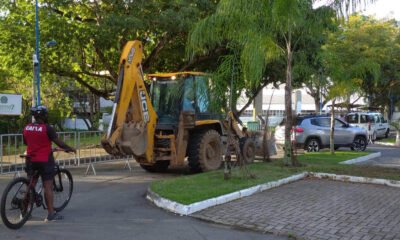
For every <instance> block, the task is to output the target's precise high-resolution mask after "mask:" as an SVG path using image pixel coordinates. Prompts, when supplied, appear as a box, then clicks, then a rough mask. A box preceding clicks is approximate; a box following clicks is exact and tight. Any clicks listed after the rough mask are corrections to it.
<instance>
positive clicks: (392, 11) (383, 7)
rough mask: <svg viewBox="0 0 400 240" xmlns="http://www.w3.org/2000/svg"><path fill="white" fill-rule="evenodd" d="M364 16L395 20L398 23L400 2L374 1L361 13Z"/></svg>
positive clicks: (395, 0)
mask: <svg viewBox="0 0 400 240" xmlns="http://www.w3.org/2000/svg"><path fill="white" fill-rule="evenodd" d="M361 13H362V14H364V15H375V16H376V17H377V18H379V19H381V18H395V19H396V20H397V21H400V0H376V2H375V3H374V4H370V5H368V6H367V7H366V8H365V11H362V12H361Z"/></svg>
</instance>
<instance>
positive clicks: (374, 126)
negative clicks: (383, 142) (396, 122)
mask: <svg viewBox="0 0 400 240" xmlns="http://www.w3.org/2000/svg"><path fill="white" fill-rule="evenodd" d="M345 119H346V122H348V123H349V124H350V125H352V126H355V127H361V128H364V129H365V130H367V131H368V133H369V135H371V138H372V140H373V141H375V140H376V138H387V137H389V132H390V126H389V124H388V122H387V120H385V119H384V118H383V116H382V114H381V113H376V112H353V113H348V114H346V116H345Z"/></svg>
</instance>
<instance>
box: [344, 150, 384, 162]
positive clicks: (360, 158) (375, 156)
mask: <svg viewBox="0 0 400 240" xmlns="http://www.w3.org/2000/svg"><path fill="white" fill-rule="evenodd" d="M380 156H382V154H381V152H376V153H371V154H368V155H366V156H362V157H358V158H354V159H350V160H347V161H343V162H340V164H354V163H360V162H365V161H368V160H370V159H373V158H377V157H380Z"/></svg>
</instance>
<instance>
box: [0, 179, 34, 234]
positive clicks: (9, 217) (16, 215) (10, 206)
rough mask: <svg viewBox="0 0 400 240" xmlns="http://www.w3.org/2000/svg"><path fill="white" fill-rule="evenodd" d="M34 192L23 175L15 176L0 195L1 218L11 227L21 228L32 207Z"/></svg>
mask: <svg viewBox="0 0 400 240" xmlns="http://www.w3.org/2000/svg"><path fill="white" fill-rule="evenodd" d="M33 200H34V192H33V189H32V188H29V181H28V179H26V178H24V177H19V178H15V179H14V180H12V181H11V182H10V183H9V184H8V185H7V187H6V188H5V190H4V192H3V195H2V196H1V206H0V211H1V219H2V220H3V222H4V224H5V225H6V226H7V227H8V228H11V229H18V228H21V227H22V226H23V225H24V224H25V222H26V221H27V220H28V218H29V216H30V215H31V212H32V209H33V202H34V201H33Z"/></svg>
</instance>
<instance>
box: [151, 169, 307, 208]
mask: <svg viewBox="0 0 400 240" xmlns="http://www.w3.org/2000/svg"><path fill="white" fill-rule="evenodd" d="M307 176H308V173H307V172H304V173H300V174H297V175H293V176H290V177H288V178H284V179H280V180H278V181H273V182H268V183H264V184H260V185H257V186H254V187H250V188H247V189H243V190H240V191H237V192H233V193H229V194H226V195H222V196H219V197H215V198H210V199H207V200H204V201H200V202H195V203H192V204H189V205H184V204H180V203H177V202H174V201H171V200H169V199H166V198H163V197H161V196H159V195H158V194H156V193H154V192H153V191H151V190H150V189H148V190H147V196H146V198H147V199H148V200H149V201H151V202H153V203H154V204H155V205H156V206H158V207H160V208H163V209H165V210H168V211H170V212H173V213H176V214H179V215H190V214H192V213H195V212H198V211H201V210H203V209H206V208H209V207H213V206H216V205H219V204H223V203H227V202H230V201H233V200H236V199H240V198H242V197H247V196H250V195H253V194H255V193H258V192H262V191H265V190H268V189H271V188H275V187H279V186H281V185H284V184H288V183H291V182H295V181H298V180H301V179H303V178H305V177H307Z"/></svg>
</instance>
